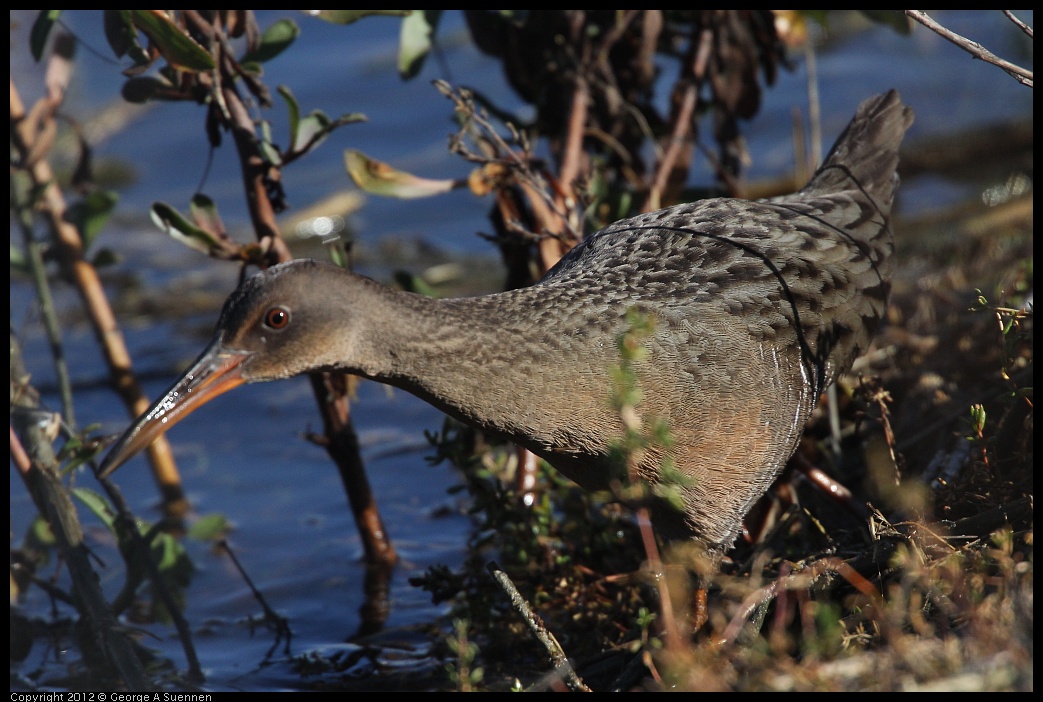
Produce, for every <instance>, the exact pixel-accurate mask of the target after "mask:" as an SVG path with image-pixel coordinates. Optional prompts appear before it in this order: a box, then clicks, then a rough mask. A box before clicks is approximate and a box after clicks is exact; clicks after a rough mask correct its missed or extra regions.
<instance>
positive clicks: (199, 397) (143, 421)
mask: <svg viewBox="0 0 1043 702" xmlns="http://www.w3.org/2000/svg"><path fill="white" fill-rule="evenodd" d="M221 342H222V339H221V336H220V335H218V337H217V338H216V339H214V341H213V343H211V344H210V346H208V347H207V349H206V350H205V351H204V352H203V354H202V355H201V356H200V357H199V358H197V359H196V362H195V363H193V364H192V367H191V368H189V369H188V370H187V371H185V374H184V375H182V376H181V378H180V380H178V381H177V382H176V383H174V385H173V387H171V388H170V389H169V390H167V392H166V393H165V394H164V395H163V397H162V398H160V399H159V401H157V402H156V403H155V404H154V405H152V408H151V409H149V411H148V412H146V413H145V414H143V415H141V416H140V417H138V419H137V421H136V422H134V424H132V425H131V427H130V428H129V429H127V431H125V432H124V433H123V436H121V437H120V440H119V441H118V442H116V445H115V446H113V447H112V449H111V450H110V451H109V455H108V456H106V457H105V461H104V462H103V463H102V464H101V467H100V468H99V469H98V475H99V476H100V477H103V478H104V477H105V476H107V475H109V474H110V473H112V471H114V470H116V469H117V468H119V467H120V466H121V465H123V464H124V463H125V462H127V461H128V460H130V458H132V457H133V456H134V455H135V454H137V453H138V452H139V451H141V450H142V449H144V448H145V447H147V446H148V445H149V444H151V443H152V442H153V441H154V440H155V439H156V437H158V436H159V435H160V434H162V433H163V432H165V431H167V430H168V429H170V428H171V427H172V426H174V425H175V424H177V423H178V422H180V421H181V420H182V419H184V418H185V417H187V416H188V415H189V414H191V413H192V412H193V411H195V410H196V409H198V408H200V407H202V406H203V405H205V404H206V403H207V402H209V401H210V400H212V399H214V398H215V397H217V396H218V395H221V394H223V393H226V392H228V391H229V390H231V389H232V388H235V387H238V386H240V385H242V384H243V383H245V382H246V379H245V378H244V377H243V374H242V364H243V361H245V360H246V359H248V358H249V357H250V352H247V351H237V350H231V349H226V348H225V347H224V346H223V345H222V343H221Z"/></svg>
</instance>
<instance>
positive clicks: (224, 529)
mask: <svg viewBox="0 0 1043 702" xmlns="http://www.w3.org/2000/svg"><path fill="white" fill-rule="evenodd" d="M230 529H231V526H230V525H229V524H228V519H227V518H226V517H225V516H224V515H223V514H208V515H206V516H205V517H200V518H199V519H197V520H196V521H195V522H194V523H193V524H192V526H190V527H189V528H188V537H189V538H190V539H195V540H196V541H216V540H218V539H221V538H224V536H225V534H227V533H228V531H229V530H230Z"/></svg>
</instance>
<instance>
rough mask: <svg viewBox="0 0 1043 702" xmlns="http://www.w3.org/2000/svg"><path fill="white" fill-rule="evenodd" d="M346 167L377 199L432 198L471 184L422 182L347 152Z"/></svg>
mask: <svg viewBox="0 0 1043 702" xmlns="http://www.w3.org/2000/svg"><path fill="white" fill-rule="evenodd" d="M344 165H345V167H346V168H347V169H348V175H350V176H351V179H352V180H353V181H355V185H357V186H358V187H359V188H360V189H361V190H363V191H364V192H367V193H372V194H373V195H384V196H386V197H397V198H401V199H412V198H418V197H430V196H431V195H441V194H442V193H447V192H449V191H450V190H452V189H454V188H458V187H460V186H461V185H466V184H467V181H459V180H448V179H447V180H432V179H430V178H420V177H418V176H415V175H413V174H412V173H406V172H405V171H400V170H397V169H395V168H392V167H391V166H389V165H388V164H386V163H384V162H383V161H377V160H376V159H372V158H370V157H369V156H367V155H366V154H364V153H362V152H361V151H355V150H353V149H349V150H348V151H345V152H344Z"/></svg>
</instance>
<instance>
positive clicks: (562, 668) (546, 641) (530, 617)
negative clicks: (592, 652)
mask: <svg viewBox="0 0 1043 702" xmlns="http://www.w3.org/2000/svg"><path fill="white" fill-rule="evenodd" d="M486 567H487V568H488V569H489V572H490V573H492V575H493V577H494V578H496V582H498V583H499V584H500V587H502V588H503V591H504V592H506V593H507V597H508V598H510V600H511V604H512V605H514V608H515V609H516V610H517V611H518V613H519V614H520V615H521V616H522V619H524V620H525V623H526V624H527V625H528V627H529V631H531V632H532V633H533V635H534V636H535V637H536V638H537V639H538V640H539V641H540V643H542V644H543V646H544V648H546V649H547V653H549V654H550V658H551V661H552V662H553V663H554V668H555V669H556V670H557V671H558V674H559V675H560V676H561V678H562V680H564V681H565V684H566V685H568V686H569V688H570V689H571V690H572V691H573V692H593V690H591V689H590V688H589V687H587V685H586V683H584V682H583V680H582V679H581V678H580V677H579V676H578V675H576V671H575V670H573V669H572V665H571V664H570V663H569V658H568V656H566V655H565V651H564V650H562V648H561V644H559V643H558V640H557V639H556V638H554V634H552V633H550V631H548V630H547V625H546V624H544V623H543V619H541V618H540V615H538V614H536V612H534V611H533V609H532V607H530V606H529V603H528V602H526V601H525V598H524V597H522V596H521V593H520V592H518V588H516V587H515V586H514V583H513V582H511V578H510V576H509V575H507V573H504V572H503V571H502V570H500V566H498V565H496V563H495V561H490V562H489V564H488V565H487V566H486Z"/></svg>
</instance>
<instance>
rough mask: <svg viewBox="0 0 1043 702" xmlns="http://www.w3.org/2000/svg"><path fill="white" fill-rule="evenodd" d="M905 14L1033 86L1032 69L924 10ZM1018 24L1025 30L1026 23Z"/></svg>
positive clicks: (977, 56)
mask: <svg viewBox="0 0 1043 702" xmlns="http://www.w3.org/2000/svg"><path fill="white" fill-rule="evenodd" d="M905 14H907V15H908V16H909V17H911V18H912V19H914V20H916V21H917V22H919V23H920V24H922V25H923V26H925V27H927V28H928V29H930V30H931V31H932V32H935V33H936V34H938V35H940V36H942V37H945V38H946V39H948V40H949V41H950V42H952V43H953V44H955V45H956V46H958V47H960V48H961V49H963V50H964V51H966V52H967V53H969V54H970V55H971V56H973V57H974V58H976V59H981V60H982V61H985V62H986V63H991V64H992V65H994V66H998V67H999V68H1002V69H1003V70H1004V71H1006V72H1007V73H1009V74H1010V75H1011V76H1013V77H1014V79H1015V80H1017V81H1018V82H1019V83H1022V84H1024V85H1027V86H1028V87H1030V88H1031V87H1032V71H1030V70H1028V69H1027V68H1022V67H1021V66H1018V65H1016V64H1013V63H1011V62H1010V61H1004V60H1003V59H1001V58H1000V57H999V56H997V55H996V54H994V53H992V52H991V51H989V50H988V49H986V48H985V47H984V46H982V45H981V44H979V43H978V42H976V41H971V40H970V39H968V38H966V37H963V36H960V35H959V34H957V33H956V32H953V31H951V30H949V29H946V28H945V27H943V26H942V25H940V24H938V23H937V22H935V21H934V20H933V19H931V18H930V17H929V16H928V15H927V13H926V12H924V11H923V10H906V11H905ZM1009 16H1010V15H1008V17H1009ZM1018 25H1019V26H1021V27H1022V29H1023V31H1024V25H1022V24H1021V23H1020V22H1019V23H1018ZM1028 33H1029V35H1030V36H1031V34H1032V30H1028Z"/></svg>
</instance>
